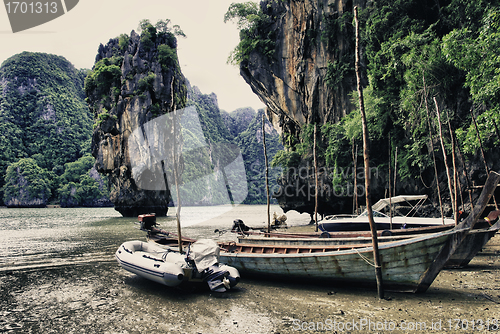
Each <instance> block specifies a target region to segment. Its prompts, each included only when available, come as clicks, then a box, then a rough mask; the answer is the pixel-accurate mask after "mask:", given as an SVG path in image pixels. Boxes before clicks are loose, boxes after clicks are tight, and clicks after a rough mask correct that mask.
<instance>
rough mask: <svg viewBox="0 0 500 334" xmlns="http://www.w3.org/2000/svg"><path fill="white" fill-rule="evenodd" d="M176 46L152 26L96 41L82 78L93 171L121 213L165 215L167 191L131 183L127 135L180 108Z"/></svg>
mask: <svg viewBox="0 0 500 334" xmlns="http://www.w3.org/2000/svg"><path fill="white" fill-rule="evenodd" d="M151 28H152V27H151ZM176 47H177V42H176V39H175V37H174V36H173V35H172V34H170V33H156V31H155V30H154V29H148V30H145V31H143V32H142V34H141V35H139V34H137V33H135V32H134V31H132V32H131V35H130V36H126V35H122V36H120V38H115V39H111V40H110V41H109V42H108V43H107V44H106V46H103V45H102V44H101V45H100V47H99V51H98V54H97V56H96V63H95V65H94V68H93V72H92V73H91V74H89V76H88V77H87V79H86V82H85V90H86V93H87V96H88V103H89V105H90V108H91V110H92V112H93V114H94V120H95V122H96V123H95V128H94V133H93V137H92V154H93V156H94V157H95V158H96V168H97V170H98V171H99V173H104V174H107V175H108V176H109V183H110V188H111V194H110V199H111V201H112V202H113V203H114V205H115V209H116V210H117V211H119V212H120V213H121V214H122V215H123V216H137V215H138V214H141V213H147V212H155V213H156V214H157V215H166V213H167V210H168V208H167V204H168V201H169V199H170V192H169V190H168V189H166V190H144V189H140V188H139V187H138V186H137V184H136V182H135V181H134V179H133V177H132V171H131V161H130V160H131V157H130V155H129V150H128V138H129V136H130V134H131V133H132V132H133V131H134V130H135V129H137V128H140V127H141V126H142V125H143V124H145V123H146V122H148V121H150V120H152V119H153V118H155V117H157V116H160V115H162V114H165V113H168V112H171V111H174V110H177V109H181V108H183V107H184V106H185V101H186V86H185V84H184V80H185V79H184V76H183V75H182V73H181V72H180V69H179V65H178V61H177V51H176ZM159 167H160V166H158V168H159ZM160 175H161V174H160Z"/></svg>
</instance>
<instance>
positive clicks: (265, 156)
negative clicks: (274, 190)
mask: <svg viewBox="0 0 500 334" xmlns="http://www.w3.org/2000/svg"><path fill="white" fill-rule="evenodd" d="M262 143H263V145H264V161H265V163H266V197H267V233H271V212H270V211H269V210H270V205H271V201H270V199H269V168H268V167H267V166H268V165H267V147H266V115H265V114H264V113H263V114H262Z"/></svg>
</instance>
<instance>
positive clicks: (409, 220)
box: [318, 195, 455, 232]
mask: <svg viewBox="0 0 500 334" xmlns="http://www.w3.org/2000/svg"><path fill="white" fill-rule="evenodd" d="M426 199H427V195H403V196H396V197H391V198H390V199H389V198H384V199H381V200H379V201H378V202H377V203H375V204H374V205H373V206H372V210H373V220H374V222H375V225H376V227H377V230H392V229H406V228H419V227H428V226H439V225H446V224H454V223H455V221H454V220H453V219H451V218H429V217H414V216H412V215H413V214H415V212H416V211H417V209H418V208H419V207H420V206H421V205H422V203H423V201H425V200H426ZM409 201H418V203H417V204H416V205H415V206H411V210H410V212H409V213H407V214H406V215H398V216H394V217H389V216H388V215H386V214H384V213H382V212H381V211H382V210H383V209H384V208H385V207H387V206H389V205H390V204H396V203H401V202H406V203H409ZM318 227H319V229H320V230H321V231H324V232H338V231H369V230H370V224H369V222H368V212H367V211H366V210H365V211H364V212H363V213H362V214H360V215H359V216H346V215H336V216H328V217H325V219H324V220H323V221H322V222H320V223H319V224H318Z"/></svg>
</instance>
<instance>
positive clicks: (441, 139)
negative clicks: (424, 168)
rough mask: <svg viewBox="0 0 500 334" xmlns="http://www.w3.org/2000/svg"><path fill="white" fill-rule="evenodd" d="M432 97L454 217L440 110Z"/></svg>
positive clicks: (455, 214) (452, 196) (454, 215)
mask: <svg viewBox="0 0 500 334" xmlns="http://www.w3.org/2000/svg"><path fill="white" fill-rule="evenodd" d="M433 99H434V105H435V106H436V114H437V117H438V123H439V127H438V128H439V139H440V141H441V149H442V150H443V160H444V166H445V169H446V177H447V178H448V188H449V190H450V201H451V207H452V208H453V217H456V216H457V212H456V211H455V201H454V198H455V196H454V195H453V185H452V184H451V180H452V179H451V175H450V168H449V167H448V159H447V158H446V148H445V147H444V138H443V127H442V125H441V112H440V111H439V106H438V103H437V99H436V97H433ZM455 221H456V218H455Z"/></svg>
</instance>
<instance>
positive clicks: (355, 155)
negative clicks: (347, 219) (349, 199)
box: [352, 138, 359, 214]
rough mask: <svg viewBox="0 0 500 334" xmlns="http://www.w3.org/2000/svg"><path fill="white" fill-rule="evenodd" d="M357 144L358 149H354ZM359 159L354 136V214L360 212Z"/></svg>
mask: <svg viewBox="0 0 500 334" xmlns="http://www.w3.org/2000/svg"><path fill="white" fill-rule="evenodd" d="M355 146H356V149H354V147H355ZM357 160H358V145H357V144H356V145H354V138H352V164H353V172H352V174H353V179H354V193H353V195H354V200H353V203H352V205H353V208H352V211H353V213H354V214H358V208H359V205H358V177H357V171H356V169H357V168H358V164H357Z"/></svg>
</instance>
